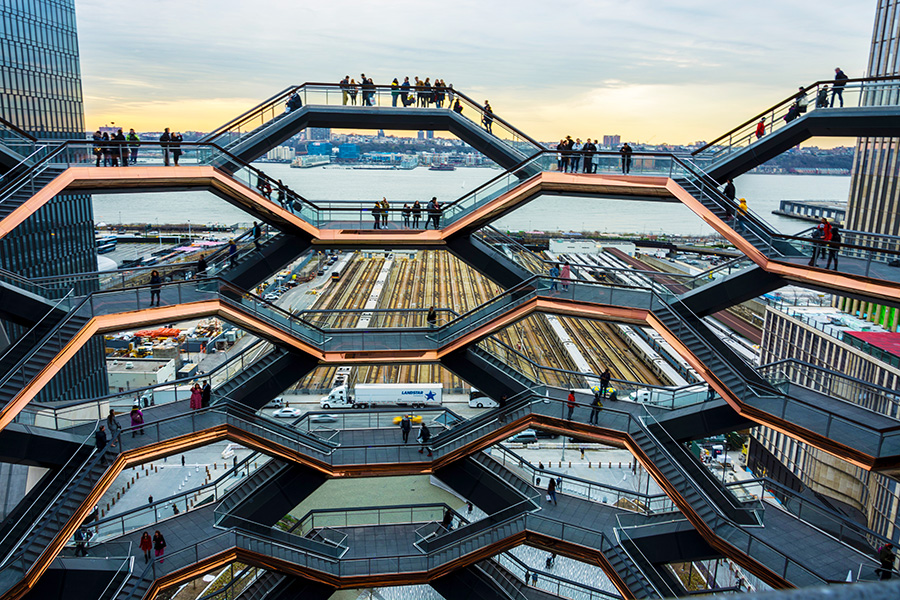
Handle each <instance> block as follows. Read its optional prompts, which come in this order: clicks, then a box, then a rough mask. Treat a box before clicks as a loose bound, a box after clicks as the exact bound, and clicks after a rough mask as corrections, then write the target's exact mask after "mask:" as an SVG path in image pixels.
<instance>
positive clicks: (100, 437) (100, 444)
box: [94, 425, 109, 452]
mask: <svg viewBox="0 0 900 600" xmlns="http://www.w3.org/2000/svg"><path fill="white" fill-rule="evenodd" d="M94 442H95V443H96V445H97V450H99V451H100V452H103V451H104V450H106V444H107V443H108V442H109V440H108V438H107V437H106V427H104V426H103V425H101V426H100V428H99V429H97V431H95V432H94Z"/></svg>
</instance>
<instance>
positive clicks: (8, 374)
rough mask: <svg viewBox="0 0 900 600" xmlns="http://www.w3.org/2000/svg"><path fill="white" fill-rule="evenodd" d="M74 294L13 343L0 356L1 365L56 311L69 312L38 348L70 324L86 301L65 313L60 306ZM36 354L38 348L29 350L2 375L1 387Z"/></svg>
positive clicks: (63, 298) (45, 335)
mask: <svg viewBox="0 0 900 600" xmlns="http://www.w3.org/2000/svg"><path fill="white" fill-rule="evenodd" d="M74 293H75V290H74V289H71V290H69V291H68V292H67V293H66V295H65V296H63V297H62V298H60V299H59V301H57V302H56V304H54V305H53V307H52V308H51V309H50V310H48V311H47V312H46V313H45V314H44V316H43V317H41V318H40V320H38V322H37V323H35V324H34V326H33V327H32V328H31V329H29V330H28V332H26V333H25V335H23V336H22V337H20V338H19V339H17V340H16V341H15V343H13V345H12V346H10V347H9V348H7V349H6V350H4V351H3V354H0V363H2V362H3V360H4V359H5V358H6V357H7V356H9V355H10V354H12V352H13V351H14V350H15V349H16V347H17V346H18V345H19V344H20V343H25V340H27V339H28V336H29V335H30V334H31V332H32V331H35V330H37V328H38V327H40V326H41V324H42V323H43V322H44V321H45V319H49V317H50V315H51V314H52V313H53V312H55V311H56V310H63V311H64V312H67V314H66V315H64V316H63V318H62V320H61V321H60V322H59V323H57V324H56V325H54V326H53V327H51V329H50V331H48V332H47V333H46V334H44V336H43V337H42V338H41V339H40V341H39V342H38V343H37V347H40V346H43V345H44V344H45V343H47V340H48V339H49V338H50V336H51V335H52V334H54V333H55V332H56V331H57V329H59V328H60V327H61V326H62V325H64V324H65V323H66V322H68V320H69V319H70V318H71V317H72V316H73V315H74V314H75V312H77V311H78V310H79V309H80V308H81V307H82V306H83V305H84V301H82V302H81V303H79V304H78V306H76V307H73V308H70V309H69V310H68V311H65V309H61V308H60V305H62V304H63V302H66V301H67V300H69V298H70V297H71V296H74ZM36 352H37V348H32V349H31V350H29V351H28V352H27V353H26V356H25V357H23V358H22V359H20V360H19V362H17V363H16V364H15V365H14V366H12V367H10V369H9V371H7V372H6V373H5V374H2V375H0V386H2V385H3V384H4V383H6V382H7V381H8V380H9V377H11V376H12V374H13V372H14V371H16V370H17V369H19V367H21V366H22V365H23V364H24V363H25V361H27V360H28V359H30V358H31V357H32V356H33V355H34V354H35V353H36Z"/></svg>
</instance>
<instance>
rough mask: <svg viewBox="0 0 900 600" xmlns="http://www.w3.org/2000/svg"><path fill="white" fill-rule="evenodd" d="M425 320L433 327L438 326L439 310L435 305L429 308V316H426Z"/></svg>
mask: <svg viewBox="0 0 900 600" xmlns="http://www.w3.org/2000/svg"><path fill="white" fill-rule="evenodd" d="M425 321H426V322H427V323H428V326H429V327H431V328H432V329H434V328H435V327H437V311H436V310H435V309H434V306H432V307H430V308H429V309H428V316H426V317H425Z"/></svg>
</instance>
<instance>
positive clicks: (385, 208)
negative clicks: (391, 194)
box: [381, 197, 391, 229]
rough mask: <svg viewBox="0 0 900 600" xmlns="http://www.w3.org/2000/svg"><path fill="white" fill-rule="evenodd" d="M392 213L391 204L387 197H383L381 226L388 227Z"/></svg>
mask: <svg viewBox="0 0 900 600" xmlns="http://www.w3.org/2000/svg"><path fill="white" fill-rule="evenodd" d="M390 214H391V205H390V204H388V201H387V198H384V197H382V198H381V228H382V229H387V226H388V217H389V216H390Z"/></svg>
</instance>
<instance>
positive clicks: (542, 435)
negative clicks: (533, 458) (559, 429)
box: [534, 429, 559, 440]
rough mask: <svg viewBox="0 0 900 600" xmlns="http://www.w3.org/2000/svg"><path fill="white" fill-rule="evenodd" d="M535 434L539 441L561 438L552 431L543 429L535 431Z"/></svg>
mask: <svg viewBox="0 0 900 600" xmlns="http://www.w3.org/2000/svg"><path fill="white" fill-rule="evenodd" d="M534 434H535V435H536V436H537V438H538V439H544V440H552V439H555V438H558V437H559V435H557V434H555V433H553V432H552V431H544V430H543V429H535V431H534Z"/></svg>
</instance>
